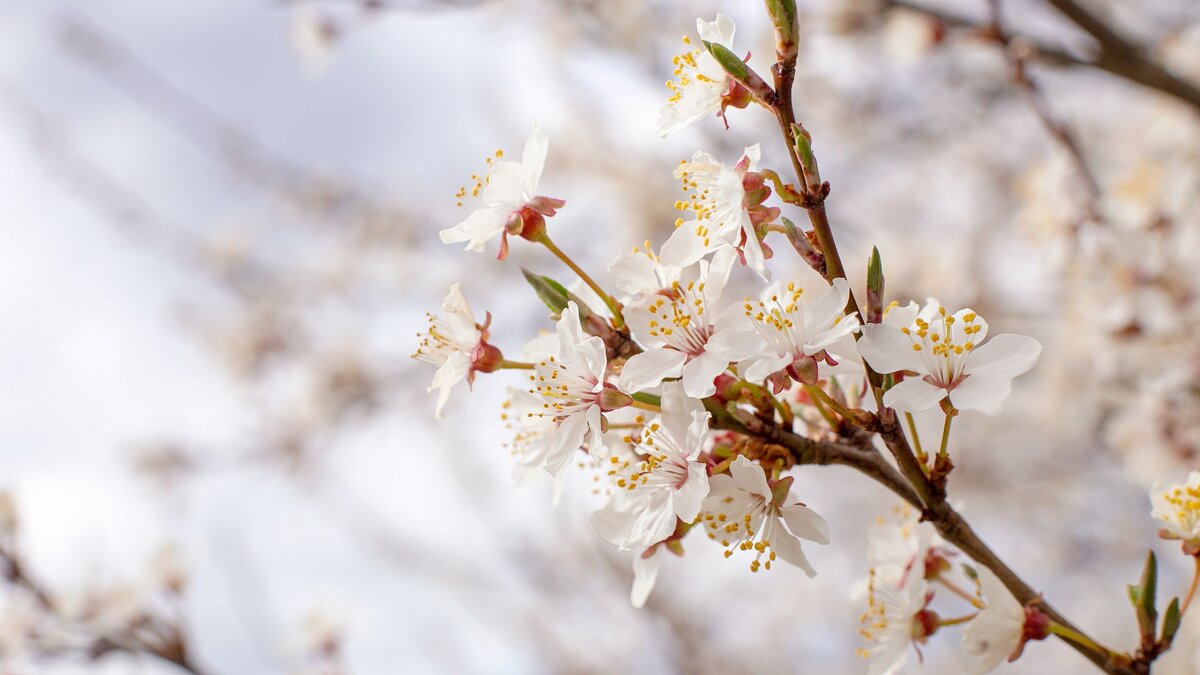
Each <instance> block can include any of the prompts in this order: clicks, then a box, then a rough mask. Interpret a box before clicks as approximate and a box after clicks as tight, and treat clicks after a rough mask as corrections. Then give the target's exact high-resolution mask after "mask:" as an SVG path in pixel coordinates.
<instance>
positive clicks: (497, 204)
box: [439, 126, 566, 260]
mask: <svg viewBox="0 0 1200 675" xmlns="http://www.w3.org/2000/svg"><path fill="white" fill-rule="evenodd" d="M549 147H550V142H549V140H547V138H546V132H544V131H542V128H541V127H540V126H534V128H533V131H532V132H531V133H530V134H529V140H527V141H526V142H525V150H524V152H522V153H521V161H520V162H519V163H518V162H509V161H505V160H504V159H502V157H503V156H504V153H503V152H502V151H500V150H497V151H496V155H495V157H489V158H488V160H487V164H488V170H487V173H486V174H484V175H483V176H479V175H474V176H472V177H471V179H472V180H473V181H474V185H473V186H472V187H471V188H470V189H467V188H466V187H463V188H461V189H460V190H459V191H458V195H457V197H458V204H459V206H468V207H470V208H471V209H472V211H471V215H469V216H467V218H466V220H463V221H462V222H460V223H459V224H457V225H455V226H454V227H451V228H448V229H445V230H442V231H441V232H440V233H439V234H440V236H441V238H442V243H444V244H457V243H460V242H464V241H465V242H467V250H468V251H482V250H483V245H484V244H486V243H487V242H488V241H489V240H491V239H492V237H495V236H496V235H500V253H499V255H498V256H497V257H498V258H500V259H501V260H503V259H504V258H506V257H507V256H508V235H510V234H511V235H513V236H520V237H524V238H525V239H529V240H531V241H534V240H536V239H538V237H540V236H542V235H543V234H544V233H545V229H546V217H548V216H553V215H554V214H555V213H557V210H558V209H561V208H562V207H563V206H564V205H566V202H564V201H563V200H561V199H554V198H551V197H542V196H538V195H537V194H536V193H537V187H538V182H539V181H540V180H541V178H542V168H543V166H545V164H546V152H547V150H548V149H549Z"/></svg>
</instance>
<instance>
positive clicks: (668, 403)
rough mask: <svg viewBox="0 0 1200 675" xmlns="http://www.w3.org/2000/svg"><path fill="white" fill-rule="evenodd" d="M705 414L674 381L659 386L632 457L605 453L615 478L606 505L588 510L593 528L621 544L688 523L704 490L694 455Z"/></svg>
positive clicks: (639, 543)
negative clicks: (658, 403)
mask: <svg viewBox="0 0 1200 675" xmlns="http://www.w3.org/2000/svg"><path fill="white" fill-rule="evenodd" d="M709 417H710V415H709V413H708V412H706V411H705V410H704V406H703V405H702V404H701V403H700V401H698V400H696V399H694V398H690V397H689V396H688V395H687V394H686V393H685V392H684V391H683V386H682V385H681V384H679V383H671V384H668V385H664V387H663V395H662V414H661V415H659V416H658V417H656V418H653V419H651V420H650V421H648V422H647V423H646V424H645V425H644V426H643V427H642V429H641V431H640V432H638V433H637V434H636V435H634V436H632V442H633V444H634V449H633V453H634V456H633V457H632V458H624V457H621V456H618V455H613V456H612V457H610V458H609V463H610V464H611V467H610V469H609V471H608V474H609V476H610V477H611V479H612V480H613V482H614V483H615V489H614V492H613V495H612V499H611V500H610V501H609V503H608V505H606V506H605V507H604V508H602V509H600V510H599V511H597V512H595V513H594V514H592V518H591V523H592V527H593V528H595V530H596V532H597V533H598V534H599V535H600V536H601V537H603V538H604V539H605V540H607V541H608V542H609V543H611V544H615V545H617V546H619V547H621V548H623V549H624V548H631V547H644V546H651V545H653V544H657V543H659V542H661V541H663V540H665V539H666V538H667V537H669V536H670V535H671V533H672V532H674V531H675V525H676V521H677V520H680V521H683V522H684V523H691V522H694V521H695V520H696V516H697V515H698V514H699V513H700V506H701V503H702V502H703V500H704V498H705V496H707V495H708V490H709V486H708V469H707V467H706V466H705V465H704V462H702V461H700V460H699V455H700V453H701V451H703V450H705V449H706V446H707V444H708V434H709V432H708V420H709Z"/></svg>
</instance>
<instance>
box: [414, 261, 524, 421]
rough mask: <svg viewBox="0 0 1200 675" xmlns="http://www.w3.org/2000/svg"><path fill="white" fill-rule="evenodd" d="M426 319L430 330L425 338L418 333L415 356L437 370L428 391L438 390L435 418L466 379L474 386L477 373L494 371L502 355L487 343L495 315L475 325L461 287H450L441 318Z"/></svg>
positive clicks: (434, 316)
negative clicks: (456, 386)
mask: <svg viewBox="0 0 1200 675" xmlns="http://www.w3.org/2000/svg"><path fill="white" fill-rule="evenodd" d="M427 316H428V317H429V329H428V330H427V331H426V332H425V333H424V335H421V334H418V336H417V337H420V338H421V342H420V344H419V346H418V347H417V351H416V353H414V354H413V355H412V357H413V358H414V359H416V360H418V361H423V362H425V363H429V364H432V365H435V366H437V368H438V370H437V372H436V373H435V374H434V376H433V382H431V383H430V384H429V388H428V391H429V392H430V393H432V392H433V391H434V390H435V389H436V390H438V398H437V409H436V415H437V416H438V417H441V416H442V410H443V409H444V408H445V407H446V402H447V401H448V400H449V399H450V391H451V390H452V389H453V388H454V386H455V385H457V384H458V383H459V382H461V381H463V380H464V379H465V380H466V381H467V383H468V384H471V383H473V382H474V380H475V373H476V372H485V373H490V372H494V371H495V370H496V369H498V368H499V367H500V363H501V361H502V360H503V356H502V355H501V354H500V350H498V349H496V348H495V347H493V346H492V345H490V344H488V343H487V338H488V325H489V324H490V323H491V321H492V315H491V314H490V313H489V314H488V315H487V319H486V320H485V321H484V323H483V324H482V325H480V324H477V323H475V315H474V314H472V313H471V306H470V305H468V304H467V299H466V298H465V297H463V294H462V291H461V290H460V289H459V285H458V284H454V285H453V286H451V287H450V292H449V293H447V294H446V299H445V300H443V301H442V315H441V316H438V315H434V314H427Z"/></svg>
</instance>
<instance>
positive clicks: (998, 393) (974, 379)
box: [950, 374, 1012, 415]
mask: <svg viewBox="0 0 1200 675" xmlns="http://www.w3.org/2000/svg"><path fill="white" fill-rule="evenodd" d="M1011 391H1012V380H1011V379H1009V378H1007V377H994V376H992V375H984V374H975V375H970V376H968V377H967V379H965V380H963V381H962V382H960V383H959V384H958V386H956V387H955V388H954V389H951V390H950V403H951V404H953V405H954V407H955V408H958V409H959V410H978V411H979V412H981V413H983V414H985V415H995V414H997V413H999V412H1000V408H1001V406H1003V405H1004V400H1005V399H1007V398H1008V394H1009V392H1011Z"/></svg>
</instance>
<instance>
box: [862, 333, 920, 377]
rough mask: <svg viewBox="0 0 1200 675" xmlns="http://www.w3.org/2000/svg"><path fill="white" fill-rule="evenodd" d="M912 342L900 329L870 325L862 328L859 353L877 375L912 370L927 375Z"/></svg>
mask: <svg viewBox="0 0 1200 675" xmlns="http://www.w3.org/2000/svg"><path fill="white" fill-rule="evenodd" d="M912 345H913V343H912V340H910V339H909V338H908V337H907V336H906V335H904V333H901V332H900V329H899V328H896V327H895V326H889V325H888V324H879V323H869V324H867V325H865V326H863V327H862V337H861V338H859V340H858V353H859V354H861V355H862V357H863V359H865V360H866V362H867V363H869V364H871V367H872V368H874V369H875V372H877V373H883V374H885V375H886V374H887V373H894V372H897V371H900V370H911V371H914V372H917V373H921V374H923V375H927V374H928V373H926V372H925V371H926V367H925V362H924V361H923V360H922V359H921V356H920V355H919V354H918V353H917V352H915V351H913V348H912Z"/></svg>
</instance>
